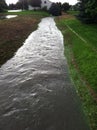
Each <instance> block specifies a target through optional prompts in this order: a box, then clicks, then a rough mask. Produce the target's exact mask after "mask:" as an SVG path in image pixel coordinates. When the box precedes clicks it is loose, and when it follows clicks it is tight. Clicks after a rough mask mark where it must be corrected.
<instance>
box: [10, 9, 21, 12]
mask: <svg viewBox="0 0 97 130" xmlns="http://www.w3.org/2000/svg"><path fill="white" fill-rule="evenodd" d="M21 11H22V10H21V9H20V10H8V12H21Z"/></svg>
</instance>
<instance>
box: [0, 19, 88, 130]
mask: <svg viewBox="0 0 97 130" xmlns="http://www.w3.org/2000/svg"><path fill="white" fill-rule="evenodd" d="M63 48H64V45H63V36H62V34H61V32H60V31H59V30H58V29H57V27H56V25H55V22H54V20H53V18H44V19H43V20H42V21H41V23H40V24H39V28H38V29H37V30H36V31H35V32H33V33H32V34H31V35H30V36H29V37H28V39H27V40H26V41H25V43H24V45H23V46H22V47H21V48H20V49H19V50H18V51H17V53H16V55H15V56H14V57H13V58H12V59H11V60H9V61H8V62H7V63H6V64H4V65H3V66H2V67H1V68H0V130H89V128H88V126H87V125H86V123H85V118H84V116H83V114H82V112H81V108H80V103H79V100H78V97H77V96H76V94H75V90H74V87H73V85H72V83H71V81H70V78H69V74H68V67H67V61H66V59H65V58H64V49H63Z"/></svg>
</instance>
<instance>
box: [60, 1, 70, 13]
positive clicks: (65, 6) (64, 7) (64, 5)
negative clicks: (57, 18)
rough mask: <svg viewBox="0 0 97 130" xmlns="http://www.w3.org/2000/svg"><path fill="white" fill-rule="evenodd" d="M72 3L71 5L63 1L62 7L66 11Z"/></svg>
mask: <svg viewBox="0 0 97 130" xmlns="http://www.w3.org/2000/svg"><path fill="white" fill-rule="evenodd" d="M70 7H71V6H70V5H69V3H67V2H66V3H63V5H62V9H63V11H65V12H67V11H68V10H69V9H70Z"/></svg>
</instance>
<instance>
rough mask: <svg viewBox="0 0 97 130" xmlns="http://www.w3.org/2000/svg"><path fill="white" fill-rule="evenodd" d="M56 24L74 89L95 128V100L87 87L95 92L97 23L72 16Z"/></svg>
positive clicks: (96, 109) (96, 105)
mask: <svg viewBox="0 0 97 130" xmlns="http://www.w3.org/2000/svg"><path fill="white" fill-rule="evenodd" d="M57 25H58V27H59V28H60V30H61V31H62V33H63V35H64V43H65V44H64V45H65V55H66V57H67V60H68V64H69V67H70V74H71V76H72V79H73V82H74V84H75V88H76V91H77V93H78V95H79V96H80V99H81V101H82V105H83V109H84V112H85V114H86V116H87V117H88V120H89V124H90V126H91V128H92V130H97V102H96V101H95V100H94V97H93V96H92V95H91V92H90V89H89V88H88V86H90V87H91V88H92V89H93V91H94V92H95V93H96V94H97V52H96V43H97V30H96V29H95V27H96V28H97V25H85V24H82V23H80V22H79V21H78V20H76V19H74V18H73V19H66V18H65V19H64V18H62V19H60V20H58V21H57ZM68 27H69V28H68ZM93 34H94V35H93ZM91 36H92V37H91ZM83 39H84V40H85V41H86V42H85V41H84V40H83ZM94 49H95V50H94ZM86 81H87V82H88V85H87V84H86Z"/></svg>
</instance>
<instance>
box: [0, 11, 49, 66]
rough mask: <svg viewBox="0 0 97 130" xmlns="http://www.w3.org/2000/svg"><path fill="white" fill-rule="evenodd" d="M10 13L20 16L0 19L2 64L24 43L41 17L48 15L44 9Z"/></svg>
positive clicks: (0, 59)
mask: <svg viewBox="0 0 97 130" xmlns="http://www.w3.org/2000/svg"><path fill="white" fill-rule="evenodd" d="M8 14H18V17H16V18H12V19H4V20H0V66H1V65H2V64H4V63H5V62H6V61H7V60H8V59H10V58H11V57H12V56H13V55H14V53H15V52H16V51H17V49H18V48H19V47H20V46H22V45H23V42H24V41H25V39H26V38H27V37H28V35H29V34H30V33H31V32H32V31H34V30H35V29H36V28H37V25H38V23H39V22H40V20H41V18H43V17H45V16H48V14H47V13H46V12H43V11H42V12H40V11H35V12H34V11H23V12H15V13H8ZM4 15H5V13H4Z"/></svg>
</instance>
